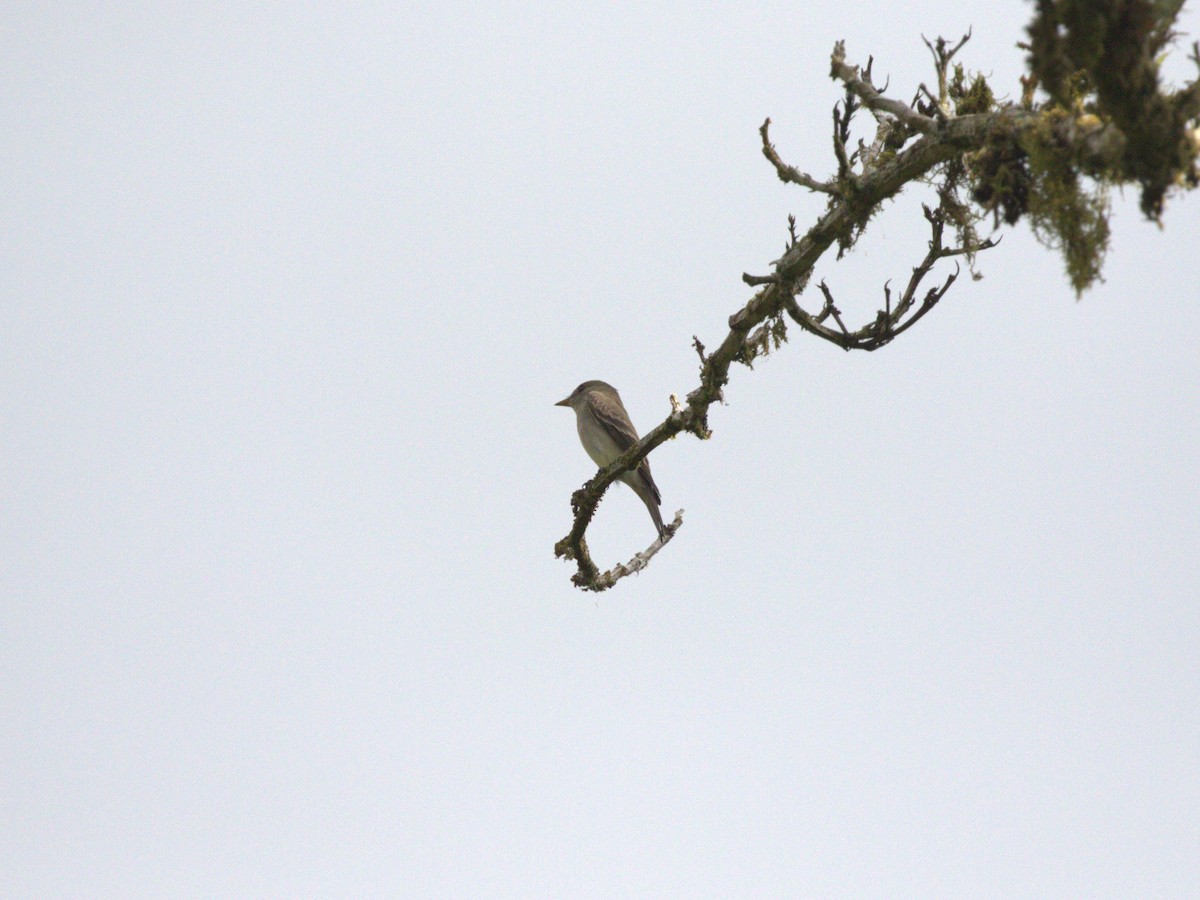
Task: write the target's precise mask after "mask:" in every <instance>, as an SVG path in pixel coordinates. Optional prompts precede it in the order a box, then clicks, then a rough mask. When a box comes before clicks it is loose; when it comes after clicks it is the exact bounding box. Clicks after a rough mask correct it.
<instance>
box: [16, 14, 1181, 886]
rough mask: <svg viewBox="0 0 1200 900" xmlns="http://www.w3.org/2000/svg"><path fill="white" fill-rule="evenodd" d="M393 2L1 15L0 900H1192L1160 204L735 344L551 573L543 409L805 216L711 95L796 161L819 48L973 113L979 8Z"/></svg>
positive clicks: (1175, 355)
mask: <svg viewBox="0 0 1200 900" xmlns="http://www.w3.org/2000/svg"><path fill="white" fill-rule="evenodd" d="M410 6H411V5H410V4H380V5H378V6H376V5H366V4H323V5H305V4H244V3H239V4H225V3H219V4H211V3H210V4H199V5H197V4H194V3H190V4H182V3H155V4H124V5H121V4H118V5H115V6H114V5H103V6H100V5H93V4H86V5H85V4H65V5H64V4H49V5H47V4H42V5H35V4H26V3H20V4H9V6H8V8H7V9H6V10H5V12H4V13H3V14H0V19H2V25H3V28H2V29H0V108H2V110H3V119H4V123H5V125H4V128H3V129H2V130H0V154H2V155H0V187H2V190H0V217H2V221H3V226H2V227H0V411H2V414H0V429H2V454H3V455H2V458H0V462H2V465H0V498H2V499H0V508H2V510H3V512H2V514H0V599H2V602H3V607H2V609H3V627H2V628H0V721H2V722H3V725H2V726H0V810H2V815H0V893H3V894H5V895H8V896H114V897H115V896H121V897H127V896H136V895H151V894H152V895H157V896H205V895H208V896H237V895H241V896H246V895H259V896H336V895H345V896H349V895H357V896H366V895H376V896H380V895H397V894H401V895H404V894H407V895H412V896H423V897H430V896H479V897H484V896H487V897H493V896H521V897H536V896H544V897H550V896H555V897H590V896H596V897H606V896H647V897H651V896H652V897H665V896H755V897H766V896H814V895H823V896H853V895H857V896H896V895H919V896H930V895H941V896H1045V897H1064V896H1117V897H1130V896H1179V897H1182V896H1196V895H1200V816H1198V815H1197V809H1200V765H1198V761H1200V653H1198V652H1197V647H1198V646H1200V602H1198V598H1200V560H1198V559H1197V556H1198V551H1200V516H1198V515H1197V507H1198V505H1200V467H1198V466H1197V451H1198V449H1200V429H1198V422H1197V416H1198V411H1200V367H1198V365H1197V361H1198V360H1200V305H1198V304H1197V300H1198V299H1200V297H1198V294H1200V291H1198V289H1197V286H1196V274H1195V273H1196V265H1197V261H1196V257H1197V248H1198V247H1200V196H1197V195H1193V196H1190V197H1175V198H1173V200H1172V201H1171V202H1170V204H1169V207H1168V210H1167V214H1166V216H1165V218H1164V223H1163V224H1164V227H1163V228H1162V229H1160V228H1158V227H1156V226H1154V225H1153V224H1149V223H1146V222H1144V221H1142V220H1141V219H1140V217H1139V215H1138V212H1137V208H1136V207H1137V204H1136V200H1137V197H1136V192H1132V191H1131V192H1127V194H1126V196H1124V197H1122V196H1116V197H1114V203H1115V206H1114V239H1113V247H1112V252H1111V254H1110V256H1109V258H1108V261H1107V264H1106V267H1105V270H1104V273H1105V281H1104V283H1102V284H1099V285H1098V286H1097V287H1096V288H1095V289H1094V290H1092V291H1091V292H1090V293H1088V294H1087V295H1085V296H1084V298H1083V299H1082V300H1081V301H1079V302H1077V301H1076V298H1075V297H1074V295H1073V293H1072V292H1071V290H1070V288H1069V286H1068V283H1067V281H1066V278H1065V276H1064V274H1063V264H1062V261H1061V259H1060V257H1059V256H1058V255H1057V254H1056V253H1055V252H1053V251H1051V250H1047V249H1045V248H1043V247H1041V246H1040V245H1038V244H1037V242H1036V241H1035V240H1034V239H1033V238H1032V236H1031V235H1030V232H1029V230H1028V227H1027V226H1026V225H1024V224H1022V225H1020V226H1018V227H1017V228H1015V229H1009V230H1006V231H1005V232H1004V239H1003V242H1002V243H1001V245H1000V246H999V247H998V248H997V249H995V250H992V251H990V252H988V253H987V254H985V255H983V256H982V257H981V258H980V261H979V266H980V269H981V271H982V273H983V275H984V278H983V279H982V280H981V281H977V282H973V281H971V280H970V279H969V278H967V277H965V276H964V277H962V278H960V279H959V281H958V283H957V284H955V286H954V287H953V288H952V289H951V291H950V293H949V294H948V295H947V297H946V299H945V300H944V301H943V302H942V304H941V305H940V306H939V307H938V308H937V309H936V310H935V311H934V312H933V313H931V314H930V315H929V316H927V317H926V318H925V320H923V321H922V322H921V323H920V324H919V325H918V326H916V327H915V328H913V329H912V330H911V331H910V332H909V333H907V334H905V335H904V336H903V337H902V338H901V339H899V340H897V341H896V342H895V343H894V344H892V345H890V346H888V347H886V348H885V349H883V350H881V351H880V352H878V353H875V354H853V355H848V354H845V353H843V352H841V351H839V350H837V349H836V348H833V347H832V346H830V345H827V344H824V343H821V342H819V341H816V340H815V339H812V338H810V337H805V336H803V335H801V334H800V333H799V332H796V333H795V334H794V335H793V340H792V341H791V342H790V343H789V344H787V345H786V346H784V347H783V348H782V349H781V350H780V351H778V352H777V353H775V354H773V355H772V356H771V357H770V358H768V359H765V360H762V361H761V362H760V363H759V364H757V365H756V367H755V369H754V370H753V371H750V370H747V369H745V368H743V367H737V368H735V369H734V370H733V371H732V373H731V376H732V380H731V383H730V385H729V387H728V388H727V390H726V399H727V401H728V405H727V406H721V407H714V408H713V409H712V411H711V413H710V425H711V427H712V429H713V437H712V439H711V440H710V441H707V442H700V441H697V440H695V439H694V438H692V437H689V436H683V437H680V438H678V439H677V440H675V441H673V442H669V443H668V444H666V445H664V446H662V447H661V448H659V449H658V450H657V451H656V452H655V453H654V454H653V456H652V457H651V461H652V463H653V467H654V473H655V477H656V480H657V482H658V484H659V487H660V488H661V490H662V494H663V501H664V508H665V510H666V511H667V512H668V513H669V514H670V513H673V512H674V510H676V509H680V508H682V509H684V510H685V511H686V512H685V515H684V524H683V527H682V529H681V530H680V532H679V534H678V535H677V536H676V538H675V539H674V540H673V541H672V542H671V543H670V545H669V546H668V547H667V548H666V549H665V550H664V551H663V552H662V553H660V554H659V555H658V557H657V558H655V560H654V561H653V563H652V565H651V566H650V567H649V569H648V570H647V571H645V572H644V573H642V574H641V575H640V576H638V577H636V578H630V579H627V580H625V581H624V582H622V583H621V584H620V585H619V586H618V587H617V588H616V589H614V590H612V591H610V592H607V593H604V594H601V595H592V594H583V593H580V592H578V591H576V590H575V589H573V588H572V587H571V585H570V582H569V577H570V574H571V571H572V570H571V568H570V566H568V565H567V564H565V563H564V562H562V561H560V560H556V559H555V558H554V555H553V546H554V543H555V541H557V540H558V539H559V538H561V537H562V536H563V535H564V534H566V532H567V530H568V529H569V527H570V510H569V498H570V494H571V491H573V490H574V489H576V488H577V487H579V486H580V485H581V484H582V483H583V481H584V480H586V479H587V478H588V477H590V476H591V475H592V474H593V472H594V466H593V465H592V464H591V463H590V461H589V460H588V458H587V457H586V455H585V454H584V452H583V450H582V448H581V447H580V446H579V443H578V440H577V438H576V435H575V426H574V422H573V417H572V415H571V413H570V412H569V411H567V410H564V409H557V408H555V407H554V406H553V405H552V404H553V403H554V402H555V401H556V400H559V399H561V398H562V397H564V396H566V394H568V393H569V392H570V391H571V390H572V389H573V388H574V387H575V386H576V385H577V384H578V383H579V382H581V381H584V380H587V379H591V378H601V379H604V380H607V381H609V382H611V383H613V384H614V385H616V386H617V387H618V388H619V389H620V390H621V393H622V395H623V397H624V399H625V403H626V405H627V407H628V408H629V411H630V413H631V415H632V417H633V420H634V422H635V423H636V424H637V425H638V426H639V427H640V428H641V429H642V430H646V429H648V428H649V427H651V426H652V425H653V424H654V423H656V422H658V421H660V420H661V419H662V418H663V417H664V416H665V415H667V413H668V412H669V410H670V406H669V401H668V398H669V396H670V395H671V394H672V393H676V394H678V395H680V396H683V395H684V394H686V393H687V392H688V391H690V390H692V389H693V388H694V387H695V386H696V384H697V359H696V357H695V354H694V351H693V350H692V348H691V341H692V336H693V335H697V336H699V337H700V339H701V340H703V341H704V342H706V343H708V344H709V345H710V346H715V345H716V344H717V343H718V342H719V341H720V340H721V338H722V337H723V336H724V334H725V330H726V326H725V322H726V320H727V318H728V316H729V315H730V314H731V313H732V312H734V311H735V310H736V309H738V308H739V307H740V306H741V305H742V304H743V303H744V302H745V301H746V299H747V298H748V297H749V292H748V290H747V289H746V287H745V286H744V285H742V283H741V282H740V276H741V273H742V272H744V271H749V272H753V273H759V274H761V273H765V272H766V271H768V263H769V261H770V260H773V259H775V258H776V257H777V256H779V254H780V251H781V250H782V248H783V243H784V240H785V236H786V227H787V225H786V217H787V214H788V213H795V214H796V216H797V218H798V221H799V224H800V226H801V227H807V226H808V225H809V224H811V223H812V221H813V220H814V217H815V216H816V215H817V214H818V213H819V211H820V210H821V208H822V206H823V203H822V200H821V198H820V197H818V196H815V195H811V194H808V193H806V192H804V191H802V190H799V189H797V188H795V187H794V186H787V185H783V184H781V183H780V182H779V181H778V180H777V179H776V177H775V174H774V172H773V170H772V169H771V168H770V166H769V165H768V164H767V163H766V162H765V161H764V160H763V158H762V156H761V153H760V149H759V137H758V133H757V129H758V127H759V125H760V124H761V122H762V120H763V119H764V118H766V117H767V116H770V117H771V118H772V119H773V121H774V123H775V124H774V126H773V139H774V142H775V144H776V146H777V148H778V149H779V151H780V153H781V154H782V155H783V156H784V158H785V159H787V160H788V161H789V162H791V163H793V164H795V165H797V166H800V167H802V168H804V169H806V170H808V171H810V172H812V173H813V174H814V175H817V176H818V177H823V176H826V175H827V174H828V173H829V172H830V171H831V168H832V167H833V165H834V162H833V158H832V153H831V149H830V143H829V110H830V107H831V106H832V104H833V103H834V102H836V101H837V100H838V99H839V98H840V96H841V93H840V91H839V89H838V87H837V85H835V84H834V83H832V82H831V81H830V80H829V78H828V68H829V64H828V58H829V52H830V50H831V48H832V46H833V43H834V41H835V40H837V39H840V38H844V39H845V40H846V42H847V52H848V55H849V56H850V58H851V59H852V60H853V61H856V62H860V63H865V62H866V60H867V57H868V56H870V55H873V56H874V59H875V74H876V76H877V78H878V80H879V81H880V82H882V81H884V80H885V79H889V78H890V85H891V91H892V93H894V94H895V95H896V96H899V97H901V98H903V99H907V98H910V97H911V96H912V95H913V93H914V92H915V89H916V86H917V84H918V83H919V82H921V81H922V80H924V81H929V80H930V79H931V77H932V76H931V68H930V65H929V60H928V53H927V51H926V50H925V47H924V45H923V44H922V42H921V34H922V33H924V34H925V35H927V36H930V37H933V36H934V35H936V34H938V33H941V34H945V35H947V36H949V37H957V36H959V35H960V34H962V33H963V32H965V31H966V30H967V28H968V27H970V26H973V27H974V39H973V40H972V41H971V43H970V44H968V45H967V47H966V48H965V49H964V51H963V53H962V60H963V62H964V63H965V64H966V65H967V66H968V67H971V68H975V69H981V70H983V71H984V72H985V73H987V74H988V75H989V76H990V77H991V78H992V79H993V81H992V83H993V86H994V87H995V89H996V90H997V92H998V93H1008V94H1010V95H1013V94H1016V93H1017V92H1018V91H1019V86H1018V83H1017V76H1018V75H1019V73H1020V71H1021V66H1022V52H1021V51H1020V50H1018V49H1016V47H1015V46H1014V45H1015V43H1016V42H1017V41H1018V40H1020V39H1021V36H1022V29H1023V26H1024V25H1025V23H1026V21H1027V17H1028V16H1029V14H1030V6H1029V5H1028V4H1025V3H1018V2H1013V0H1006V2H1003V3H1000V4H996V3H986V4H985V3H973V4H963V3H949V2H940V0H939V2H933V3H925V4H922V5H921V6H920V7H919V9H918V8H917V7H913V8H912V9H911V10H910V11H908V12H907V13H905V14H903V15H901V14H898V11H897V10H898V8H897V7H896V6H895V4H890V3H889V4H871V3H866V4H862V3H860V4H845V3H839V4H834V3H815V4H799V5H798V4H794V3H788V4H784V3H779V4H760V5H758V6H755V7H753V8H747V7H746V6H745V5H744V4H690V3H636V4H619V5H613V4H594V5H582V6H581V5H578V4H575V5H572V4H495V3H493V4H485V5H463V4H455V3H450V4H444V5H442V6H441V7H440V8H439V9H437V10H435V11H428V12H422V13H415V12H412V11H410V10H409V9H408V7H410ZM918 13H919V14H918ZM1180 30H1182V31H1184V32H1186V33H1187V38H1186V40H1187V41H1191V40H1194V39H1196V37H1197V36H1198V35H1200V15H1197V13H1196V12H1195V11H1194V10H1191V11H1189V12H1188V13H1187V14H1186V15H1185V16H1184V17H1183V19H1182V20H1181V22H1180ZM1190 68H1191V67H1190V65H1189V64H1187V63H1186V61H1185V60H1184V59H1183V57H1182V54H1181V55H1180V56H1178V57H1177V58H1175V59H1173V60H1171V61H1169V62H1168V64H1167V67H1166V71H1167V73H1168V74H1169V75H1170V76H1171V77H1173V78H1175V79H1177V80H1179V79H1182V78H1183V77H1185V76H1187V75H1188V74H1189V70H1190ZM921 199H923V198H922V196H921V195H920V194H919V193H918V192H916V191H913V192H910V194H909V195H906V196H905V197H903V198H901V200H900V201H899V202H897V203H895V204H892V205H890V206H889V207H888V208H887V209H886V210H885V212H884V213H883V214H881V215H880V216H878V217H877V218H876V219H875V220H874V221H873V222H872V224H871V227H870V231H869V233H868V236H867V237H866V238H865V239H864V240H863V241H862V242H861V244H860V245H859V246H858V248H856V250H855V251H854V253H853V254H852V255H851V256H849V257H848V258H847V259H845V260H844V261H842V262H840V263H835V262H834V261H833V259H832V258H830V259H828V260H826V261H823V262H822V264H821V265H820V266H819V267H818V269H817V272H816V277H815V278H814V283H815V281H816V280H819V279H821V278H824V279H825V280H826V282H827V284H828V285H829V286H830V288H831V290H832V291H833V292H834V294H835V296H836V297H837V299H838V301H839V304H840V306H841V308H842V310H843V312H844V313H845V314H846V315H847V316H848V317H850V318H852V319H853V320H854V321H855V322H859V323H861V322H865V321H868V320H869V319H871V318H873V316H874V310H875V309H877V308H878V307H879V305H880V304H881V302H882V286H883V283H884V282H885V281H887V280H888V279H892V280H893V283H894V284H900V283H902V282H903V281H904V280H906V279H907V277H908V272H909V270H910V269H911V267H912V266H913V265H915V264H916V263H917V262H918V261H919V259H920V257H921V254H922V252H923V249H924V242H925V240H926V236H927V230H926V226H925V224H924V222H923V220H922V219H921V218H920V213H919V208H918V207H917V205H916V204H917V203H918V202H919V201H920V200H921ZM925 199H927V198H925ZM949 270H950V269H948V268H947V269H942V270H939V277H944V275H945V274H946V272H947V271H949ZM802 299H803V300H804V301H805V302H807V303H808V304H809V305H810V307H811V306H813V305H814V304H815V303H816V302H817V301H816V300H815V299H814V297H813V296H812V295H811V294H806V295H805V296H804V297H803V298H802ZM652 537H653V530H652V526H651V524H650V521H649V518H648V517H647V516H646V512H645V509H644V507H643V506H642V504H641V503H640V501H638V499H637V498H636V496H635V495H634V494H633V493H632V492H631V491H629V490H627V489H625V488H624V487H621V488H619V489H615V490H613V491H612V492H611V493H610V494H609V495H608V497H606V499H605V501H604V503H603V504H602V505H601V507H600V510H599V513H598V515H597V518H596V521H595V523H594V525H593V527H592V529H591V531H590V532H589V543H590V546H591V549H592V551H593V555H594V556H595V558H596V560H597V562H598V563H600V564H601V565H603V566H606V567H607V566H608V565H611V564H613V563H616V562H618V561H624V560H627V559H628V558H629V557H630V556H631V555H632V554H633V553H634V552H635V551H637V550H640V549H642V548H644V547H645V546H646V545H647V544H648V543H649V542H650V540H651V538H652Z"/></svg>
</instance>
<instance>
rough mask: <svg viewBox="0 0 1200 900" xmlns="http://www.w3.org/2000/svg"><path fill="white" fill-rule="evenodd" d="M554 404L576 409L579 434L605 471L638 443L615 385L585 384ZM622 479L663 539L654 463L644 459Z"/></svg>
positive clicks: (586, 447)
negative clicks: (647, 513)
mask: <svg viewBox="0 0 1200 900" xmlns="http://www.w3.org/2000/svg"><path fill="white" fill-rule="evenodd" d="M554 405H555V406H569V407H570V408H571V409H573V410H575V427H576V428H577V429H578V431H579V440H580V442H581V443H582V444H583V449H584V450H586V451H587V455H588V456H590V457H591V458H592V462H594V463H595V464H596V465H598V466H600V467H602V468H603V467H604V466H607V465H608V464H609V463H611V462H612V461H613V460H614V459H616V458H617V457H618V456H620V455H621V454H622V453H624V452H625V451H626V450H628V449H629V448H630V447H632V446H633V445H634V444H636V443H637V442H638V433H637V429H635V428H634V427H633V423H632V422H630V421H629V413H627V412H625V405H624V404H623V403H621V395H620V394H618V393H617V389H616V388H614V387H613V386H612V385H611V384H605V383H604V382H603V381H585V382H584V383H583V384H581V385H580V386H579V387H577V388H575V390H574V391H572V392H571V396H570V397H568V398H567V399H566V400H559V401H558V402H557V403H555V404H554ZM621 480H622V481H623V482H625V483H626V484H627V485H629V486H630V487H631V488H633V492H634V493H635V494H637V495H638V496H639V497H641V498H642V502H643V503H645V504H646V509H648V510H650V518H651V519H653V520H654V527H655V528H657V529H658V535H659V537H662V535H663V533H664V532H665V528H664V527H663V520H662V514H661V513H660V512H659V511H658V507H659V504H661V503H662V495H661V494H659V492H658V486H657V485H656V484H655V483H654V478H653V477H652V476H651V475H650V463H649V462H647V461H646V460H644V459H643V460H642V461H641V462H640V463H638V467H637V468H636V469H634V470H633V471H632V472H625V473H624V474H623V475H621Z"/></svg>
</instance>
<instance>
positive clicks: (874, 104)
mask: <svg viewBox="0 0 1200 900" xmlns="http://www.w3.org/2000/svg"><path fill="white" fill-rule="evenodd" d="M830 77H832V78H836V79H837V80H838V81H840V82H842V84H844V85H845V86H846V89H847V90H849V91H852V92H853V93H854V95H855V96H856V97H858V98H859V99H860V100H862V102H863V105H864V106H865V107H866V108H867V109H869V110H870V111H871V113H872V115H874V116H875V118H877V119H878V118H879V115H878V114H879V113H888V114H889V115H892V116H895V117H896V118H897V119H899V120H900V121H901V122H903V123H904V124H905V125H907V126H908V127H909V128H911V129H913V131H916V132H919V133H920V134H932V133H933V132H934V131H936V130H937V123H936V122H935V121H934V120H933V119H931V118H929V117H928V116H923V115H921V114H920V113H919V112H917V111H916V110H915V109H913V108H912V107H911V106H909V105H908V104H906V103H901V102H900V101H899V100H893V99H891V98H890V97H885V96H883V94H882V92H880V91H879V90H877V89H876V87H875V85H873V84H872V83H871V78H870V70H869V67H868V71H867V73H866V77H861V76H860V73H859V70H858V67H857V66H852V65H849V64H847V62H846V44H845V42H844V41H838V42H837V43H836V44H835V45H834V47H833V56H832V58H831V65H830Z"/></svg>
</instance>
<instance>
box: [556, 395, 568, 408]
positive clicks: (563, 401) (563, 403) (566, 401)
mask: <svg viewBox="0 0 1200 900" xmlns="http://www.w3.org/2000/svg"><path fill="white" fill-rule="evenodd" d="M554 405H555V406H570V405H571V398H570V397H568V398H567V399H566V400H559V401H558V402H557V403H555V404H554Z"/></svg>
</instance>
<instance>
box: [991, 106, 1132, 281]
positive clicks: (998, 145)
mask: <svg viewBox="0 0 1200 900" xmlns="http://www.w3.org/2000/svg"><path fill="white" fill-rule="evenodd" d="M1070 115H1071V114H1070V113H1068V112H1067V111H1066V110H1065V109H1063V108H1062V107H1060V106H1053V107H1051V108H1049V109H1046V110H1044V111H1043V112H1042V114H1041V116H1040V118H1039V120H1038V123H1037V125H1036V127H1034V128H1032V129H1026V130H1024V131H1022V132H1020V133H1018V132H1015V131H1012V132H997V133H995V134H993V135H992V136H991V138H990V139H989V142H988V144H987V145H986V146H984V148H983V149H982V150H980V151H978V152H977V153H975V154H973V155H972V156H971V157H969V159H968V162H969V165H970V171H971V184H972V197H973V199H974V200H975V201H976V202H977V203H978V204H979V205H980V206H982V207H983V208H984V210H986V211H988V212H991V213H992V214H993V216H994V217H995V219H996V224H997V225H998V224H999V222H1000V220H1001V219H1003V220H1004V221H1005V222H1006V223H1008V224H1010V225H1012V224H1015V223H1016V222H1017V221H1018V220H1019V219H1020V218H1021V217H1022V216H1028V217H1029V222H1030V225H1031V226H1032V228H1033V233H1034V235H1035V236H1036V237H1037V239H1038V240H1039V241H1040V242H1041V243H1043V244H1044V245H1046V246H1047V247H1050V248H1052V249H1055V250H1058V251H1059V252H1061V253H1062V255H1063V260H1064V262H1065V263H1066V268H1067V277H1068V278H1069V279H1070V281H1071V286H1072V287H1073V288H1074V289H1075V292H1076V294H1082V293H1083V292H1084V291H1085V290H1087V289H1088V288H1089V287H1091V286H1092V285H1093V284H1094V283H1095V282H1096V281H1098V280H1099V279H1100V272H1101V268H1102V266H1103V263H1104V255H1105V253H1106V252H1107V250H1108V241H1109V225H1108V216H1109V197H1108V186H1107V183H1106V180H1105V179H1104V177H1103V175H1101V177H1099V178H1097V179H1095V180H1093V179H1088V178H1084V177H1083V176H1081V175H1080V174H1079V169H1080V166H1079V161H1078V160H1076V159H1074V158H1073V157H1072V154H1071V151H1070V149H1069V148H1067V147H1065V146H1063V144H1062V143H1061V142H1060V141H1059V140H1058V138H1057V137H1056V134H1055V132H1056V127H1057V126H1059V125H1061V124H1063V123H1064V121H1065V120H1066V119H1067V118H1069V117H1070Z"/></svg>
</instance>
